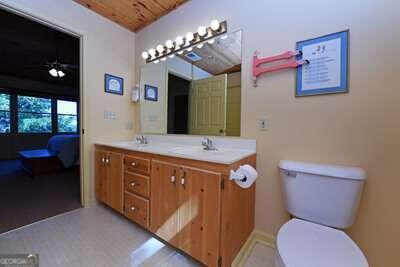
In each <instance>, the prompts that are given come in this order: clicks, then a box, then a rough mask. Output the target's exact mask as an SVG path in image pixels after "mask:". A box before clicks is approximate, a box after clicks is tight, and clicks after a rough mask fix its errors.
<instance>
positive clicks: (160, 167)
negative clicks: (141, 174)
mask: <svg viewBox="0 0 400 267" xmlns="http://www.w3.org/2000/svg"><path fill="white" fill-rule="evenodd" d="M178 171H179V167H178V166H177V165H174V164H170V163H165V162H160V161H155V160H153V161H152V166H151V181H150V184H151V201H150V205H151V207H150V214H151V215H150V229H151V231H152V232H153V233H155V234H156V235H158V236H159V237H161V238H162V239H164V240H166V241H168V242H169V243H170V244H172V245H173V246H178V239H177V232H178V216H179V211H178V208H179V207H178V187H179V184H178V177H177V175H178Z"/></svg>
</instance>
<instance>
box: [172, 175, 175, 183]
mask: <svg viewBox="0 0 400 267" xmlns="http://www.w3.org/2000/svg"><path fill="white" fill-rule="evenodd" d="M175 180H176V177H175V176H174V175H172V176H171V183H175Z"/></svg>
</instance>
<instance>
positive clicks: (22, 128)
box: [18, 96, 52, 133]
mask: <svg viewBox="0 0 400 267" xmlns="http://www.w3.org/2000/svg"><path fill="white" fill-rule="evenodd" d="M51 131H52V129H51V99H48V98H39V97H32V96H18V132H20V133H50V132H51Z"/></svg>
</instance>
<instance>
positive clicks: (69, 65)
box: [60, 64, 79, 70]
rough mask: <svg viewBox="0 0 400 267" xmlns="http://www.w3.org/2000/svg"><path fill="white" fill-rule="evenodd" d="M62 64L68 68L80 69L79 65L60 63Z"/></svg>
mask: <svg viewBox="0 0 400 267" xmlns="http://www.w3.org/2000/svg"><path fill="white" fill-rule="evenodd" d="M60 65H61V66H62V67H63V68H66V69H73V70H77V69H79V65H72V64H60Z"/></svg>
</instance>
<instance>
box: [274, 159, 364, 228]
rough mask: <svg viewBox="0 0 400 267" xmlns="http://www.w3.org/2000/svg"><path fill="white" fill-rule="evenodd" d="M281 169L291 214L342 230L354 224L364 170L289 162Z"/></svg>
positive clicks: (285, 195) (287, 205) (282, 164)
mask: <svg viewBox="0 0 400 267" xmlns="http://www.w3.org/2000/svg"><path fill="white" fill-rule="evenodd" d="M279 169H280V173H281V177H282V189H283V198H284V201H285V204H286V207H287V210H288V211H289V213H290V214H292V215H293V216H295V217H297V218H301V219H304V220H307V221H311V222H315V223H318V224H323V225H326V226H330V227H335V228H341V229H344V228H348V227H350V226H351V225H352V224H353V222H354V219H355V217H356V214H357V210H358V206H359V203H360V198H361V193H362V189H363V185H364V182H365V179H366V173H365V171H364V170H363V169H361V168H357V167H347V166H338V165H323V164H314V163H305V162H299V161H288V160H283V161H281V162H280V163H279Z"/></svg>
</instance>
